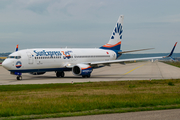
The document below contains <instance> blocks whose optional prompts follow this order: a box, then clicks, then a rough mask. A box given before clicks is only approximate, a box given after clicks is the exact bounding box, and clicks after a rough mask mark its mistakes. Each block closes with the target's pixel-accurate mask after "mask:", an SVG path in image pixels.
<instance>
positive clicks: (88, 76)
mask: <svg viewBox="0 0 180 120" xmlns="http://www.w3.org/2000/svg"><path fill="white" fill-rule="evenodd" d="M82 77H83V78H90V77H91V75H90V74H89V75H82Z"/></svg>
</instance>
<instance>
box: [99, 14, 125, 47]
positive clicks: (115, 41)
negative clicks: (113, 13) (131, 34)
mask: <svg viewBox="0 0 180 120" xmlns="http://www.w3.org/2000/svg"><path fill="white" fill-rule="evenodd" d="M123 19H124V16H123V15H121V16H119V19H118V21H117V23H116V25H115V28H114V30H113V32H112V35H111V37H110V40H109V42H108V43H107V44H105V45H103V46H102V47H100V48H102V49H110V50H120V49H121V39H122V32H123Z"/></svg>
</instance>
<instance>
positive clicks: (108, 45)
mask: <svg viewBox="0 0 180 120" xmlns="http://www.w3.org/2000/svg"><path fill="white" fill-rule="evenodd" d="M120 44H121V41H120V42H118V43H116V44H115V45H111V44H106V45H103V47H107V48H111V47H114V46H117V45H120Z"/></svg>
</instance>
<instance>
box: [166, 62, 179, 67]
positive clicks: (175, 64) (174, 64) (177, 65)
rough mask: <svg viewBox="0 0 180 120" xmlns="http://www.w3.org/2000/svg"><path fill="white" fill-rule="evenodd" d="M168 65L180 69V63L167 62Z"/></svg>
mask: <svg viewBox="0 0 180 120" xmlns="http://www.w3.org/2000/svg"><path fill="white" fill-rule="evenodd" d="M164 63H166V64H169V65H173V66H176V67H180V61H175V62H174V61H166V62H164Z"/></svg>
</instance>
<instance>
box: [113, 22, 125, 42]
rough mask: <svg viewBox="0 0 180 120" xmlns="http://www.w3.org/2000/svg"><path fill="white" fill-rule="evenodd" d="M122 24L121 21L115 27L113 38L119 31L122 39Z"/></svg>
mask: <svg viewBox="0 0 180 120" xmlns="http://www.w3.org/2000/svg"><path fill="white" fill-rule="evenodd" d="M122 32H123V30H122V25H121V23H117V26H116V27H115V29H114V31H113V34H112V36H111V39H114V36H115V33H119V36H120V39H122Z"/></svg>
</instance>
